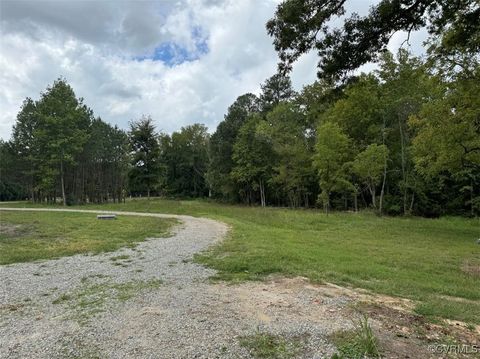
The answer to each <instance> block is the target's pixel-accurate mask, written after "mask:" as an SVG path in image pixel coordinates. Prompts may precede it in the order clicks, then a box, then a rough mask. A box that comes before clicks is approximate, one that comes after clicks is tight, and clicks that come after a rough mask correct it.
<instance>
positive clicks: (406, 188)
mask: <svg viewBox="0 0 480 359" xmlns="http://www.w3.org/2000/svg"><path fill="white" fill-rule="evenodd" d="M378 76H379V78H380V80H381V81H382V83H381V85H382V86H381V92H382V101H381V103H382V107H383V109H382V110H383V111H382V118H383V120H384V126H383V130H382V133H383V134H384V138H383V140H382V143H384V144H387V145H388V147H389V148H390V149H391V151H392V156H391V159H392V166H393V167H394V168H395V169H397V168H399V170H400V171H399V173H400V177H399V178H398V186H397V187H398V189H399V191H400V194H401V198H402V200H401V201H402V208H403V213H404V214H407V213H409V212H411V211H412V209H413V204H414V199H415V193H416V188H415V186H414V183H415V182H416V181H415V178H414V172H413V163H412V159H411V155H410V151H409V148H410V145H411V140H412V137H413V134H412V133H411V131H410V129H409V127H408V125H407V121H408V118H409V117H410V116H413V115H415V114H417V113H418V112H419V111H420V108H421V106H422V103H424V101H425V99H427V98H428V97H429V96H431V95H432V94H433V92H434V89H433V88H432V86H431V81H430V74H429V73H428V72H427V71H426V69H425V66H424V65H423V63H422V62H421V60H420V59H418V58H416V57H412V56H411V55H410V53H409V52H408V51H406V50H402V49H400V50H399V51H398V54H397V56H396V58H395V57H394V56H393V55H392V54H391V53H389V52H387V53H385V54H383V55H382V59H381V63H380V70H379V71H378ZM393 179H394V178H392V180H393Z"/></svg>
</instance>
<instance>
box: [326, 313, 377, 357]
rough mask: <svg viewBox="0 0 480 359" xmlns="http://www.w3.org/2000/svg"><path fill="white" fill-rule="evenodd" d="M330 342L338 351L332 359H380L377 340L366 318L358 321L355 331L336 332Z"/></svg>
mask: <svg viewBox="0 0 480 359" xmlns="http://www.w3.org/2000/svg"><path fill="white" fill-rule="evenodd" d="M330 340H332V342H333V343H334V344H335V346H336V347H337V349H338V354H334V355H333V356H332V359H363V358H380V351H379V346H378V340H377V338H376V337H375V334H374V333H373V330H372V327H371V326H370V324H369V323H368V318H367V317H366V316H363V317H362V318H361V319H360V320H359V322H358V324H357V325H356V327H355V329H353V330H349V331H340V332H336V333H334V334H333V335H332V336H331V337H330Z"/></svg>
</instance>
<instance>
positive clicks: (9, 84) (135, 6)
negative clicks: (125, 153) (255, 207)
mask: <svg viewBox="0 0 480 359" xmlns="http://www.w3.org/2000/svg"><path fill="white" fill-rule="evenodd" d="M277 3H278V1H276V0H263V1H256V0H242V1H236V0H225V1H222V0H215V1H212V0H203V1H202V0H182V1H178V2H168V1H133V0H131V1H95V2H94V1H12V0H4V1H2V2H0V6H1V9H0V10H1V11H0V19H1V29H2V34H1V35H2V36H1V40H0V41H1V42H0V66H1V68H2V72H1V73H0V109H1V113H0V137H2V138H8V137H9V135H10V132H11V126H12V125H13V123H14V121H15V117H16V113H17V112H18V110H19V108H20V106H21V103H22V101H23V100H24V99H25V98H26V97H27V96H28V97H32V98H34V99H37V98H38V97H39V94H40V92H41V91H43V90H44V89H45V88H46V87H47V86H48V85H50V84H51V83H52V82H53V81H54V80H55V79H56V78H58V77H59V76H65V77H66V79H67V81H68V82H69V83H70V84H71V85H72V87H73V88H74V90H75V92H76V94H77V96H79V97H83V98H84V99H85V102H86V104H87V105H89V106H90V107H91V108H92V109H93V110H94V113H95V114H96V115H97V116H100V117H102V118H103V119H104V120H105V121H107V122H110V123H113V124H118V125H119V126H120V127H122V128H127V126H128V122H129V121H130V120H131V119H135V118H138V117H140V116H141V115H142V114H150V115H151V116H152V118H153V119H154V120H155V121H156V124H157V127H158V129H160V130H163V131H167V132H171V131H175V130H178V129H179V128H180V127H181V126H185V125H188V124H191V123H195V122H200V123H205V124H206V125H207V126H208V127H209V128H210V130H213V129H214V128H215V127H216V125H217V124H218V123H219V122H220V121H221V120H222V119H223V115H224V113H225V111H226V109H227V108H228V106H229V105H230V104H231V103H232V102H233V101H234V100H235V98H236V97H237V96H239V95H241V94H243V93H246V92H258V91H259V89H260V86H259V85H260V83H261V82H263V81H264V80H265V79H266V78H268V77H269V76H271V75H273V74H274V73H275V71H276V64H277V55H276V53H275V51H274V49H273V46H272V39H271V38H270V37H269V36H268V35H267V33H266V30H265V23H266V21H267V20H268V19H269V18H271V17H272V16H273V13H274V10H275V7H276V4H277ZM195 32H197V33H195ZM198 36H201V37H202V38H204V39H205V41H206V44H207V45H208V51H207V52H205V51H200V50H201V49H200V50H199V49H198V43H197V42H198V38H196V37H198ZM166 41H170V42H174V43H176V44H179V45H180V46H181V47H182V48H184V49H185V51H188V52H190V53H195V52H197V53H196V54H195V56H194V57H193V58H196V60H193V61H187V62H183V63H180V64H176V65H174V66H168V65H166V64H165V63H163V62H162V61H153V60H151V59H146V60H144V61H139V60H136V59H135V58H137V59H138V58H140V57H142V56H145V55H149V54H150V55H151V54H152V53H153V52H154V49H155V48H156V47H158V46H159V45H160V44H162V43H165V42H166ZM316 61H317V59H316V56H315V54H314V53H311V54H307V55H305V56H303V57H302V58H301V59H300V60H299V61H298V63H297V64H296V66H295V67H294V71H293V73H292V81H293V84H294V86H295V88H296V89H297V90H299V89H300V88H301V87H302V86H303V85H304V84H307V83H310V82H312V81H313V80H314V79H315V76H316Z"/></svg>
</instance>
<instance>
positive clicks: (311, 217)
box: [11, 199, 480, 324]
mask: <svg viewBox="0 0 480 359" xmlns="http://www.w3.org/2000/svg"><path fill="white" fill-rule="evenodd" d="M11 206H23V204H11ZM94 207H101V208H102V209H112V210H129V211H142V212H160V213H175V214H189V215H193V216H205V217H210V218H214V219H218V220H222V221H224V222H226V223H228V224H229V225H231V228H232V231H231V233H230V235H229V238H228V239H227V240H226V241H224V242H222V243H221V244H219V245H218V246H216V247H214V248H213V249H212V250H210V251H209V252H207V253H203V254H201V255H198V256H197V258H196V259H197V261H199V262H201V263H203V264H205V265H208V266H210V267H213V268H215V269H217V270H218V271H219V272H218V276H217V277H218V279H224V280H231V281H238V280H256V279H261V278H263V277H265V276H266V275H269V274H272V273H279V274H283V275H287V276H305V277H308V278H310V279H311V280H312V281H315V282H322V281H328V282H333V283H336V284H341V285H348V286H352V287H359V288H364V289H368V290H371V291H372V292H376V293H382V294H388V295H393V296H400V297H404V298H410V299H413V300H416V301H418V306H417V312H419V313H420V314H424V315H426V316H429V317H432V318H435V317H443V318H450V319H458V320H462V321H465V322H470V323H476V324H480V276H479V275H480V270H479V268H480V245H478V244H476V243H475V240H476V239H477V238H479V237H480V222H479V220H478V219H465V218H440V219H424V218H400V217H398V218H392V217H383V218H380V217H377V216H375V215H373V214H370V213H359V214H355V213H334V214H330V215H325V214H323V213H322V212H320V211H314V210H288V209H274V208H267V209H262V208H250V207H242V206H229V205H220V204H216V203H210V202H206V201H170V200H160V199H152V200H150V201H148V200H144V199H142V200H132V201H127V203H125V204H108V205H103V206H93V205H92V206H90V205H89V206H83V207H82V208H94Z"/></svg>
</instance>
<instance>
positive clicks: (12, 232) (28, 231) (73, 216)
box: [0, 211, 176, 264]
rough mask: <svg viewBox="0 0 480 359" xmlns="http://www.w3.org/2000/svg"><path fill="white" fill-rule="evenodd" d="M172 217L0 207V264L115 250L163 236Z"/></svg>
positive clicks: (166, 232)
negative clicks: (104, 215) (103, 215)
mask: <svg viewBox="0 0 480 359" xmlns="http://www.w3.org/2000/svg"><path fill="white" fill-rule="evenodd" d="M175 222H176V221H175V220H170V219H161V218H148V217H133V216H132V217H128V216H119V217H118V219H116V220H97V219H96V216H95V214H94V213H64V212H13V211H0V264H11V263H17V262H30V261H34V260H40V259H52V258H58V257H63V256H70V255H74V254H80V253H100V252H109V251H115V250H117V249H119V248H121V247H125V246H130V247H132V246H135V245H136V244H137V243H139V242H141V241H143V240H145V239H146V238H148V237H164V236H166V235H168V232H169V229H170V228H171V226H172V225H173V224H174V223H175Z"/></svg>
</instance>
